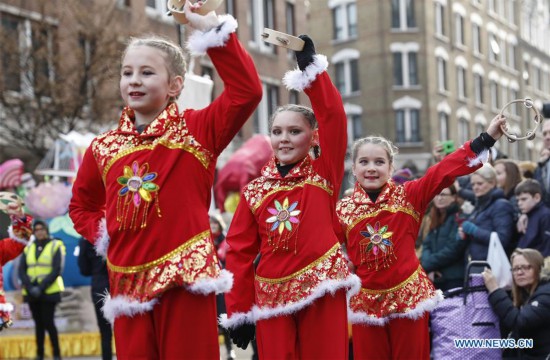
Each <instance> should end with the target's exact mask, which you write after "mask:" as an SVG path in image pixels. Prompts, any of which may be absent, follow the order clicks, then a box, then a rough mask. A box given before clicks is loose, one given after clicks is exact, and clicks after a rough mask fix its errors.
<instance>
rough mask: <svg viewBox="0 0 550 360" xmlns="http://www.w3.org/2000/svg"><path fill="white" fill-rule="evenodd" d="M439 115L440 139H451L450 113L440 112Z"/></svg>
mask: <svg viewBox="0 0 550 360" xmlns="http://www.w3.org/2000/svg"><path fill="white" fill-rule="evenodd" d="M438 117H439V140H448V139H449V114H447V113H446V112H444V111H440V112H439V113H438Z"/></svg>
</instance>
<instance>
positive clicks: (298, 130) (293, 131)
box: [290, 129, 302, 135]
mask: <svg viewBox="0 0 550 360" xmlns="http://www.w3.org/2000/svg"><path fill="white" fill-rule="evenodd" d="M301 132H302V130H300V129H292V130H290V133H291V134H292V135H298V134H300V133H301Z"/></svg>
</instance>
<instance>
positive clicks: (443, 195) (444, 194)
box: [436, 193, 453, 197]
mask: <svg viewBox="0 0 550 360" xmlns="http://www.w3.org/2000/svg"><path fill="white" fill-rule="evenodd" d="M436 196H440V197H447V196H453V194H446V193H440V194H437V195H436Z"/></svg>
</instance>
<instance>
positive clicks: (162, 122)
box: [117, 103, 179, 137]
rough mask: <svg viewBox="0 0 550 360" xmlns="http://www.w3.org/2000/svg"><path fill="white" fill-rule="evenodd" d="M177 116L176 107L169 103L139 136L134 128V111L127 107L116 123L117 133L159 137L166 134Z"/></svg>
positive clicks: (174, 104)
mask: <svg viewBox="0 0 550 360" xmlns="http://www.w3.org/2000/svg"><path fill="white" fill-rule="evenodd" d="M178 116H179V112H178V105H177V104H176V103H169V104H168V105H167V106H166V108H165V109H164V110H162V112H161V113H160V114H159V115H158V116H157V117H156V119H155V120H153V122H151V123H150V124H149V125H147V126H146V127H145V130H143V132H142V133H141V134H140V133H138V131H137V129H136V126H135V121H136V119H135V115H134V110H132V109H130V108H129V107H128V106H126V107H124V110H122V115H121V116H120V120H119V123H118V129H117V132H119V133H130V134H135V135H138V136H142V137H144V136H161V135H162V134H164V133H165V132H166V130H167V129H168V126H169V125H170V123H171V122H172V121H176V120H177V118H178Z"/></svg>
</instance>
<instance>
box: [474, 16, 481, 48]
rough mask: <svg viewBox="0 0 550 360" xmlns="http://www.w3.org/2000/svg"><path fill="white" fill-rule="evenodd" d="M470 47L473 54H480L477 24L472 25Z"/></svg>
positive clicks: (479, 30)
mask: <svg viewBox="0 0 550 360" xmlns="http://www.w3.org/2000/svg"><path fill="white" fill-rule="evenodd" d="M472 47H473V49H474V54H478V55H479V54H481V27H480V26H479V25H478V24H472Z"/></svg>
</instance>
